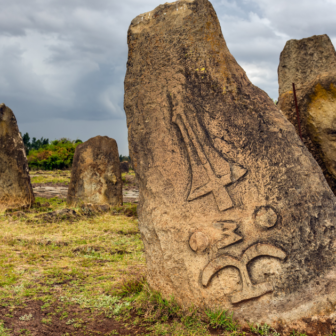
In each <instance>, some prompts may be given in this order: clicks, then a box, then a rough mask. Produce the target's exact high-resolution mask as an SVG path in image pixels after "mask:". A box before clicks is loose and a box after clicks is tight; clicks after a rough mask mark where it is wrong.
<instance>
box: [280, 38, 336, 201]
mask: <svg viewBox="0 0 336 336" xmlns="http://www.w3.org/2000/svg"><path fill="white" fill-rule="evenodd" d="M278 74H279V103H278V106H279V107H280V110H281V111H282V112H283V113H284V114H285V116H286V117H287V118H288V120H289V121H290V122H291V123H292V124H293V125H294V126H295V128H296V131H297V132H298V133H299V127H298V119H297V113H296V107H295V103H294V96H293V89H292V83H294V84H295V87H296V95H297V101H298V106H299V116H300V128H301V134H302V141H303V143H304V144H305V145H306V146H307V148H308V149H309V151H310V152H311V154H312V155H313V156H314V158H315V160H316V161H317V162H318V164H319V165H320V167H321V169H322V171H323V174H324V176H325V178H326V180H327V182H328V184H329V186H330V188H331V189H332V190H333V192H334V194H336V52H335V48H334V46H333V44H332V43H331V41H330V39H329V37H328V36H327V35H319V36H312V37H309V38H305V39H302V40H290V41H288V42H287V43H286V46H285V48H284V50H283V51H282V53H281V56H280V64H279V68H278Z"/></svg>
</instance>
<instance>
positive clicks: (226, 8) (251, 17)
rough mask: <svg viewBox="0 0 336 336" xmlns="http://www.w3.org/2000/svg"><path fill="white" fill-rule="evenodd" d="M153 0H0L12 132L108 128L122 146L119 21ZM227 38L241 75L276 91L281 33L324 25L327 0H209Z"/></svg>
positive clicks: (334, 28) (78, 134) (77, 132)
mask: <svg viewBox="0 0 336 336" xmlns="http://www.w3.org/2000/svg"><path fill="white" fill-rule="evenodd" d="M163 2H165V1H162V0H94V1H93V0H29V1H27V0H0V6H1V7H0V8H1V11H0V103H1V102H3V103H5V104H6V105H8V106H9V107H10V108H12V110H13V111H14V113H15V115H16V117H17V119H18V123H19V128H20V131H21V132H23V133H25V132H29V134H30V136H31V137H32V136H35V137H37V138H40V137H45V138H49V139H50V140H53V139H56V138H60V137H68V138H71V139H77V138H80V139H82V140H87V139H88V138H90V137H93V136H96V135H107V136H110V137H112V138H114V139H116V140H117V142H118V146H119V152H120V153H121V154H124V155H126V154H128V145H127V128H126V119H125V113H124V110H123V81H124V76H125V72H126V59H127V43H126V36H127V29H128V26H129V24H130V22H131V20H132V19H133V18H134V17H135V16H137V15H138V14H141V13H144V12H147V11H149V10H152V9H154V8H155V7H156V6H158V5H159V4H160V3H163ZM212 3H213V6H214V8H215V10H216V11H217V14H218V17H219V20H220V22H221V26H222V31H223V34H224V37H225V39H226V42H227V44H228V47H229V49H230V51H231V53H232V54H233V56H234V57H235V58H236V59H237V61H238V63H239V64H240V65H241V66H242V67H243V68H244V69H245V71H246V72H247V75H248V76H249V78H250V80H251V81H252V82H253V83H254V84H255V85H257V86H259V87H260V88H262V89H263V90H265V91H266V92H267V93H268V94H269V96H270V97H271V98H273V99H276V98H277V96H278V83H277V66H278V62H279V55H280V52H281V50H282V49H283V47H284V45H285V43H286V41H287V40H289V39H293V38H294V39H301V38H304V37H309V36H312V35H319V34H328V35H329V37H330V38H331V39H332V41H333V43H334V45H335V44H336V25H335V17H336V0H295V1H294V0H212Z"/></svg>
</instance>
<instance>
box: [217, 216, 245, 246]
mask: <svg viewBox="0 0 336 336" xmlns="http://www.w3.org/2000/svg"><path fill="white" fill-rule="evenodd" d="M216 225H220V226H221V229H222V230H223V231H224V232H223V234H224V236H225V237H224V238H223V239H221V240H220V241H218V242H217V248H219V249H221V248H224V247H227V246H229V245H232V244H235V243H237V242H239V241H241V240H243V237H241V236H239V235H237V234H236V233H235V232H234V231H235V230H236V229H237V223H234V222H218V223H216V224H215V226H216Z"/></svg>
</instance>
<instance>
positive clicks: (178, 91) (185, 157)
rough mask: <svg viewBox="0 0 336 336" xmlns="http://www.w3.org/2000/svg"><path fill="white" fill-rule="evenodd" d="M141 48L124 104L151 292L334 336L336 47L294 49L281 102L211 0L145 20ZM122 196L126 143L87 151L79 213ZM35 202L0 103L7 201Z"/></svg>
mask: <svg viewBox="0 0 336 336" xmlns="http://www.w3.org/2000/svg"><path fill="white" fill-rule="evenodd" d="M128 46H129V55H128V62H127V73H126V78H125V100H124V107H125V112H126V116H127V126H128V140H129V149H130V155H131V158H132V163H133V166H134V169H135V172H136V175H137V179H138V182H139V187H140V206H139V209H138V213H139V229H140V232H141V234H142V238H143V242H144V246H145V253H146V261H147V270H148V277H147V280H148V282H149V285H150V286H151V288H152V289H154V290H158V291H160V292H161V293H162V295H163V296H164V297H167V298H168V297H171V296H174V297H175V299H176V300H177V301H178V302H179V303H180V304H181V305H183V306H185V307H188V306H196V307H212V308H220V309H228V310H230V311H232V312H234V317H235V318H237V319H238V320H240V321H241V323H244V321H250V322H259V323H261V322H264V323H269V324H271V325H272V326H274V327H276V328H279V330H283V331H286V330H287V331H288V330H290V329H291V328H296V329H302V330H304V331H305V332H306V333H307V334H309V333H310V334H311V335H324V334H326V333H329V332H331V331H333V330H334V329H335V327H336V325H335V323H336V311H335V306H336V269H335V264H336V239H335V238H336V212H335V211H336V198H335V195H334V193H333V192H335V190H336V187H335V186H336V184H335V181H336V72H335V70H336V53H335V49H334V47H333V45H332V43H331V41H330V39H329V37H328V36H327V35H321V36H313V37H310V38H305V39H302V40H290V41H288V42H287V43H286V46H285V48H284V50H283V51H282V53H281V56H280V65H279V69H278V78H279V100H278V103H277V105H276V104H274V102H273V100H272V99H270V98H269V97H268V95H267V94H266V93H265V92H264V91H262V90H261V89H259V88H257V87H256V86H254V85H253V84H252V83H251V82H250V81H249V79H248V78H247V76H246V74H245V72H244V70H243V69H242V68H241V67H240V66H239V65H238V63H237V62H236V60H235V59H234V57H233V56H232V55H231V53H230V52H229V50H228V48H227V46H226V43H225V40H224V37H223V35H222V31H221V28H220V24H219V21H218V18H217V16H216V13H215V11H214V9H213V7H212V5H211V3H210V2H209V1H208V0H180V1H176V2H173V3H166V4H164V5H160V6H159V7H157V8H155V9H154V10H153V11H151V12H148V13H145V14H141V15H139V16H137V17H136V18H135V19H134V20H133V21H132V23H131V25H130V28H129V31H128ZM246 52H248V51H246ZM293 83H294V84H295V85H296V89H297V100H298V105H299V118H300V123H301V128H302V141H301V139H300V138H299V135H298V132H299V128H298V127H299V125H298V116H297V113H296V109H295V104H294V96H293V89H292V84H293ZM121 189H122V182H121V175H120V165H119V159H118V149H117V144H116V142H115V141H114V140H113V139H109V138H107V137H96V138H93V139H90V140H88V141H87V142H85V143H83V144H81V145H79V146H78V147H77V149H76V153H75V157H74V161H73V168H72V176H71V183H70V187H69V194H68V200H67V201H68V203H69V204H76V203H77V202H79V201H83V200H88V201H90V202H91V203H108V204H120V203H122V194H121ZM33 201H34V195H33V192H32V188H31V184H30V180H29V172H28V166H27V160H26V156H25V152H24V147H23V143H22V139H21V136H20V134H19V130H18V127H17V124H16V120H15V117H14V115H13V113H12V111H11V110H10V109H9V108H8V107H6V106H5V105H1V106H0V202H1V203H2V204H4V203H6V202H7V203H20V202H21V203H22V204H32V202H33Z"/></svg>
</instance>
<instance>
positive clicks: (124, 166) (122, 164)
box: [120, 161, 130, 173]
mask: <svg viewBox="0 0 336 336" xmlns="http://www.w3.org/2000/svg"><path fill="white" fill-rule="evenodd" d="M120 169H121V172H122V173H128V172H129V169H130V167H129V163H128V161H123V162H120Z"/></svg>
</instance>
